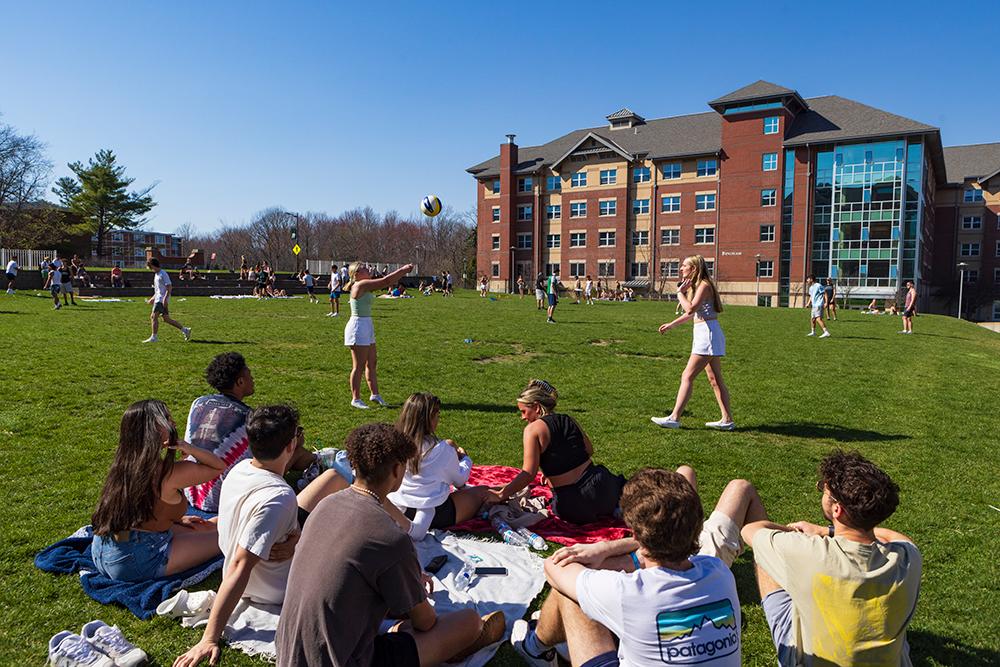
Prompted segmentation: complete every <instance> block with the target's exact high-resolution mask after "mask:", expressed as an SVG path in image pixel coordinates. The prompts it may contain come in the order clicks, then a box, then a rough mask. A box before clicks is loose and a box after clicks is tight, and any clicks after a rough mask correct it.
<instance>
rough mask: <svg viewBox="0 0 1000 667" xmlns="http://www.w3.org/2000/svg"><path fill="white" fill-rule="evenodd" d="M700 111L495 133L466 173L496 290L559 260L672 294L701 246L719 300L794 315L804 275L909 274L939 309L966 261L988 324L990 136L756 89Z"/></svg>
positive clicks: (893, 288) (999, 291)
mask: <svg viewBox="0 0 1000 667" xmlns="http://www.w3.org/2000/svg"><path fill="white" fill-rule="evenodd" d="M708 105H709V106H710V107H711V108H712V111H711V112H706V113H699V114H690V115H686V116H674V117H669V118H660V119H655V120H647V119H645V118H643V117H642V116H640V115H639V114H637V113H635V112H633V111H631V110H629V109H621V110H620V111H617V112H615V113H613V114H611V115H610V116H607V117H606V120H607V123H606V124H605V125H602V126H599V127H593V128H585V129H580V130H574V131H573V132H570V133H569V134H566V135H564V136H562V137H559V138H557V139H554V140H552V141H550V142H548V143H546V144H542V145H540V146H531V147H525V148H520V147H518V146H517V144H515V143H514V141H513V135H509V137H508V142H507V143H505V144H503V145H501V147H500V155H498V156H496V157H494V158H492V159H490V160H487V161H485V162H482V163H480V164H477V165H475V166H473V167H470V168H469V169H468V171H469V173H471V174H472V175H473V176H474V177H475V179H476V192H477V202H478V223H479V224H478V226H477V227H478V232H477V233H478V236H477V268H478V271H479V274H480V275H483V274H485V275H487V276H489V277H490V279H491V288H492V289H495V290H504V289H510V288H511V286H512V284H513V281H514V280H516V278H517V276H518V275H522V276H524V278H525V280H526V281H527V282H529V283H530V282H531V279H532V278H533V277H534V275H535V273H538V272H541V273H544V274H546V275H548V274H551V273H552V272H553V271H554V270H555V268H556V267H558V268H559V269H560V275H561V276H562V278H563V281H564V282H566V281H567V280H574V281H575V279H576V278H577V277H582V276H585V275H591V276H592V277H593V278H594V279H595V280H596V279H598V278H600V279H603V280H607V281H610V282H611V283H612V284H614V283H616V282H619V281H620V282H623V283H626V282H628V281H631V283H632V284H634V285H649V286H651V287H653V288H654V289H661V290H665V289H670V290H671V291H672V286H673V284H674V282H675V281H676V280H677V278H678V270H679V266H680V262H681V260H682V259H683V258H684V257H686V256H688V255H693V254H701V255H704V256H705V258H706V260H708V262H709V265H710V267H711V268H712V270H713V272H714V275H715V278H716V280H717V282H718V284H719V289H720V292H721V293H722V295H723V297H724V299H725V300H726V301H727V302H728V303H738V304H754V303H756V304H757V305H761V306H789V305H790V306H801V305H802V304H803V295H804V285H805V279H806V276H807V275H808V274H810V273H814V274H815V275H816V276H817V277H819V278H821V279H823V278H827V277H830V278H832V279H834V280H835V281H836V283H837V284H838V286H839V289H840V293H841V295H844V294H845V293H849V294H850V295H851V296H852V297H856V298H859V299H871V298H876V299H892V298H897V297H898V296H899V295H900V293H901V289H902V285H903V282H904V281H906V280H911V279H912V280H914V281H915V282H916V284H917V289H918V293H919V295H920V301H919V304H920V308H921V309H922V310H925V311H927V310H935V311H938V312H948V310H949V309H957V292H958V289H957V287H958V278H957V276H958V269H956V265H957V264H958V262H960V261H966V263H967V264H968V265H969V266H968V267H967V271H971V270H973V269H974V270H976V271H978V274H973V276H974V278H975V280H976V281H978V285H979V291H978V292H976V298H977V300H978V301H979V302H981V305H980V306H979V310H977V311H976V314H977V316H978V317H979V318H981V319H991V318H994V317H997V316H998V315H1000V269H998V268H997V267H998V266H1000V265H998V264H997V262H998V261H1000V236H998V232H1000V227H998V222H997V214H998V212H1000V144H985V145H982V146H968V147H954V148H943V147H942V145H941V136H940V131H939V130H938V128H936V127H933V126H930V125H926V124H924V123H920V122H918V121H914V120H911V119H908V118H904V117H902V116H898V115H895V114H892V113H890V112H888V111H883V110H881V109H876V108H874V107H870V106H867V105H865V104H861V103H860V102H855V101H853V100H849V99H846V98H843V97H837V96H825V97H816V98H808V99H806V98H802V97H801V96H800V95H799V93H798V92H797V91H795V90H792V89H790V88H784V87H782V86H778V85H775V84H772V83H768V82H766V81H757V82H756V83H753V84H751V85H749V86H745V87H743V88H741V89H739V90H736V91H734V92H732V93H729V94H728V95H724V96H722V97H720V98H718V99H715V100H713V101H711V102H709V103H708ZM976 216H979V222H978V223H977V222H976ZM967 218H968V220H967ZM974 238H975V239H978V240H974ZM977 243H978V247H977V245H976V244H977ZM987 246H989V247H987ZM994 246H996V247H994ZM968 280H969V277H968V276H967V281H968ZM967 287H968V285H967ZM965 294H969V291H968V290H966V291H965Z"/></svg>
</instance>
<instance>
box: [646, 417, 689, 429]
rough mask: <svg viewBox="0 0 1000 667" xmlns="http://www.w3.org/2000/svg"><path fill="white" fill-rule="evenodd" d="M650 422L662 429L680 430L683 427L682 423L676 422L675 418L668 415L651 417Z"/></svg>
mask: <svg viewBox="0 0 1000 667" xmlns="http://www.w3.org/2000/svg"><path fill="white" fill-rule="evenodd" d="M649 421H651V422H653V423H654V424H656V425H657V426H659V427H660V428H680V427H681V423H680V422H679V421H678V420H676V419H674V418H673V417H671V416H670V415H667V416H666V417H650V418H649Z"/></svg>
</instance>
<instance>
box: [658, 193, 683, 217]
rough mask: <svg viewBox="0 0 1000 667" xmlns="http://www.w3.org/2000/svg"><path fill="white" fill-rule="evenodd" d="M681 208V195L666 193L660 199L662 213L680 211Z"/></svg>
mask: <svg viewBox="0 0 1000 667" xmlns="http://www.w3.org/2000/svg"><path fill="white" fill-rule="evenodd" d="M680 210H681V196H680V195H664V197H663V198H662V199H661V200H660V211H661V212H662V213H678V212H680Z"/></svg>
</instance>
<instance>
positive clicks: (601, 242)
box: [597, 229, 618, 248]
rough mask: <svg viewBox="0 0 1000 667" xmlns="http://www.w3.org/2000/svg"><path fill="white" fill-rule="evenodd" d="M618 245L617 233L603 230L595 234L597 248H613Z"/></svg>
mask: <svg viewBox="0 0 1000 667" xmlns="http://www.w3.org/2000/svg"><path fill="white" fill-rule="evenodd" d="M617 244H618V233H617V232H616V231H614V230H610V229H605V230H603V231H601V230H599V231H598V232H597V247H598V248H614V247H616V245H617Z"/></svg>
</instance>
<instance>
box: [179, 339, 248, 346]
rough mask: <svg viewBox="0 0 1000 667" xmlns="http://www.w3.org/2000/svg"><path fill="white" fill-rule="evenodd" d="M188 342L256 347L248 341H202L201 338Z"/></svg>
mask: <svg viewBox="0 0 1000 667" xmlns="http://www.w3.org/2000/svg"><path fill="white" fill-rule="evenodd" d="M188 342H189V343H197V344H198V345H256V343H251V342H250V341H248V340H201V339H199V338H192V339H191V340H189V341H188Z"/></svg>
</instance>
